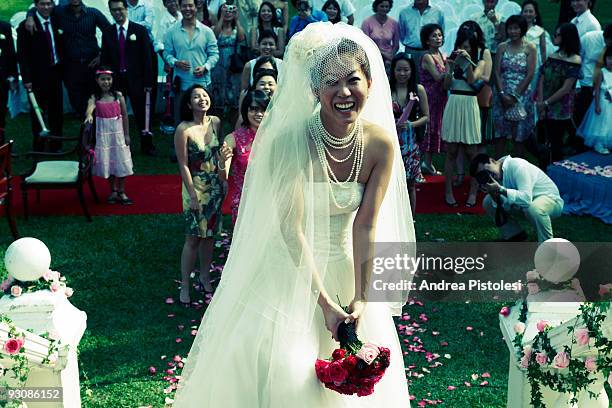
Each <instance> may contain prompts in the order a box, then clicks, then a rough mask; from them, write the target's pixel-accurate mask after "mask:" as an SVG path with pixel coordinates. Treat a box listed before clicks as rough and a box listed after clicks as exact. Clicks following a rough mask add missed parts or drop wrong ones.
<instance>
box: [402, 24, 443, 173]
mask: <svg viewBox="0 0 612 408" xmlns="http://www.w3.org/2000/svg"><path fill="white" fill-rule="evenodd" d="M421 44H422V46H423V48H424V49H426V51H425V54H424V55H423V58H422V60H421V65H420V66H419V78H420V83H421V84H422V85H423V87H424V88H425V91H426V92H427V101H428V102H429V125H428V127H427V130H426V131H425V137H424V138H423V142H422V143H421V144H420V148H421V151H422V152H423V153H425V157H424V160H422V161H421V167H422V169H423V171H424V172H425V173H426V174H434V175H440V174H442V173H440V172H439V171H437V170H436V168H435V167H434V166H433V163H432V160H433V154H434V153H440V151H441V150H442V140H441V138H440V130H441V128H442V114H443V112H444V106H445V105H446V101H447V99H448V95H447V92H446V90H445V89H444V85H443V82H444V76H445V74H446V73H447V72H448V64H447V61H446V57H445V56H444V54H443V53H442V52H441V51H440V47H442V45H443V44H444V31H443V30H442V27H440V26H439V25H438V24H426V25H425V26H423V28H422V29H421ZM410 54H411V53H410ZM411 55H412V56H413V58H414V59H415V64H416V63H417V61H416V60H417V58H415V57H414V54H411Z"/></svg>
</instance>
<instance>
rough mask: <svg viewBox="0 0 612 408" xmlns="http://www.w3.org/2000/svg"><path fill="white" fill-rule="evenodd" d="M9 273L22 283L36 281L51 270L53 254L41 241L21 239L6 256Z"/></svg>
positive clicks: (12, 245)
mask: <svg viewBox="0 0 612 408" xmlns="http://www.w3.org/2000/svg"><path fill="white" fill-rule="evenodd" d="M4 266H5V267H6V270H7V271H8V273H9V274H10V275H11V276H12V277H14V278H15V279H17V280H20V281H22V282H28V281H36V280H38V279H40V278H41V277H42V276H43V274H44V273H45V272H46V271H48V270H49V266H51V253H50V252H49V248H47V246H46V245H45V244H44V243H43V242H42V241H41V240H39V239H36V238H21V239H18V240H17V241H15V242H13V243H12V244H11V245H10V246H9V247H8V249H7V250H6V253H5V254H4Z"/></svg>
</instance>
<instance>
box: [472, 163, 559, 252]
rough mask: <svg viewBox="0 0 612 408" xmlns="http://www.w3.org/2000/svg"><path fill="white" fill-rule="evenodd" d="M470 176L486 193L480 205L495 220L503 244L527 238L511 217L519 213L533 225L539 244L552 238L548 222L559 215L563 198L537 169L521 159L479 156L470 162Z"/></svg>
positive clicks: (548, 179) (553, 184)
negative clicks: (496, 158) (495, 158)
mask: <svg viewBox="0 0 612 408" xmlns="http://www.w3.org/2000/svg"><path fill="white" fill-rule="evenodd" d="M470 175H471V176H472V177H475V178H476V180H477V181H478V184H479V185H480V188H481V189H482V190H483V191H485V192H487V193H488V194H487V195H486V196H485V198H484V200H483V203H482V206H483V207H484V209H485V210H486V211H487V214H488V215H489V216H491V217H493V219H494V220H495V224H496V225H497V227H498V228H499V229H500V231H501V234H502V238H503V240H504V241H508V242H511V241H515V242H516V241H525V240H526V239H527V234H526V233H525V231H523V229H522V228H521V227H520V225H519V224H518V223H517V222H516V221H515V220H513V219H512V217H511V216H512V215H514V214H516V213H518V212H519V211H521V212H522V213H523V214H524V215H525V217H526V218H527V219H528V220H529V221H530V222H531V223H532V224H533V226H534V228H535V229H536V231H537V233H538V241H539V242H543V241H546V240H547V239H550V238H552V237H553V230H552V224H551V221H550V220H551V218H556V217H558V216H560V215H561V213H562V211H563V199H562V198H561V196H560V195H559V189H558V188H557V186H556V185H555V183H554V182H553V181H552V180H551V179H550V177H548V176H547V175H546V173H544V172H543V171H542V170H540V169H539V168H538V167H537V166H534V165H533V164H531V163H529V162H528V161H527V160H524V159H520V158H514V157H510V156H504V157H502V158H501V159H499V160H494V159H493V158H491V157H490V156H488V155H486V154H484V153H481V154H478V155H476V156H475V157H474V159H472V163H471V164H470Z"/></svg>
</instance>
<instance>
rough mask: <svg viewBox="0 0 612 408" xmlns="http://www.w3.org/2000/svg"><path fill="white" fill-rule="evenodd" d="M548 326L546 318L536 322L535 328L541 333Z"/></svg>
mask: <svg viewBox="0 0 612 408" xmlns="http://www.w3.org/2000/svg"><path fill="white" fill-rule="evenodd" d="M548 327H550V326H549V324H548V321H547V320H540V321H539V322H538V323H537V324H536V328H537V329H538V331H539V332H540V333H542V332H543V331H545V330H546V329H547V328H548Z"/></svg>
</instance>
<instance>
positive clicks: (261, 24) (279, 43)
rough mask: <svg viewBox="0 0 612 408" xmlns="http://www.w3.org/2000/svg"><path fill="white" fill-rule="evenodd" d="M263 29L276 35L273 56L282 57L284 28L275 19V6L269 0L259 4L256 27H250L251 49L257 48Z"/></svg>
mask: <svg viewBox="0 0 612 408" xmlns="http://www.w3.org/2000/svg"><path fill="white" fill-rule="evenodd" d="M264 31H272V32H273V33H274V35H275V36H276V41H275V43H276V44H275V49H274V51H273V52H274V56H276V57H282V56H283V52H284V51H285V30H284V29H283V25H282V23H281V22H280V21H278V20H277V15H276V8H275V7H274V5H273V4H272V3H270V2H269V1H264V2H262V3H261V6H259V13H258V15H257V27H253V28H252V29H251V33H250V39H249V44H250V46H251V48H252V49H253V50H259V43H260V41H259V39H260V38H261V35H262V33H263V32H264Z"/></svg>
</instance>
